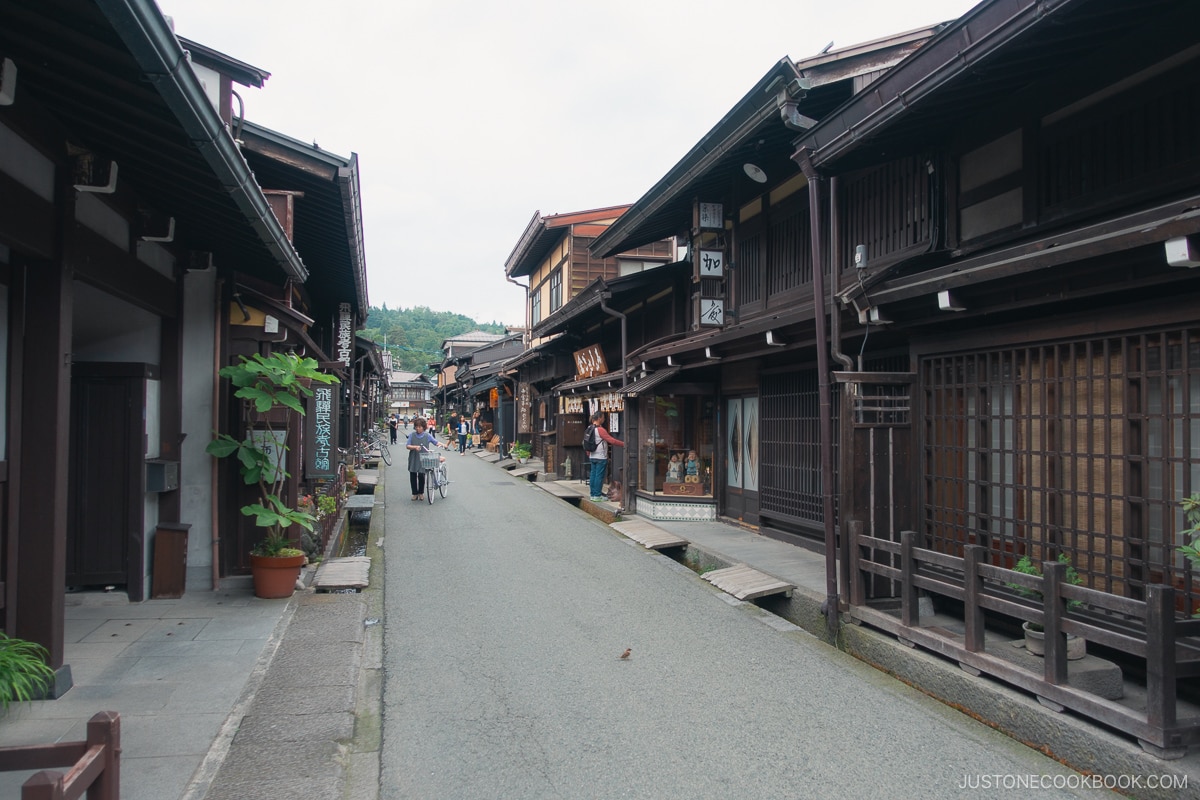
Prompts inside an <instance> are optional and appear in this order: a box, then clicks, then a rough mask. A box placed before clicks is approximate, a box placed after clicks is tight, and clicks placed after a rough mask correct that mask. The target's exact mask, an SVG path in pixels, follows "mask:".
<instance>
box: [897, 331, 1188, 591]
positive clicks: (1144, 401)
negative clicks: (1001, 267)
mask: <svg viewBox="0 0 1200 800" xmlns="http://www.w3.org/2000/svg"><path fill="white" fill-rule="evenodd" d="M921 374H922V381H923V387H924V392H925V418H924V433H923V443H922V444H923V457H924V474H925V497H924V519H925V530H926V534H927V535H928V536H929V538H930V541H931V543H932V544H933V545H934V546H935V547H936V548H937V549H940V550H943V551H945V552H955V553H958V552H961V546H962V545H963V544H965V543H979V544H984V545H986V546H988V547H990V548H991V549H992V551H993V555H994V559H993V560H994V561H995V562H996V563H1000V564H1001V565H1003V566H1011V564H1012V561H1013V560H1015V558H1016V557H1018V556H1019V555H1021V554H1025V553H1028V554H1029V555H1030V556H1031V558H1033V559H1034V560H1035V561H1042V560H1049V559H1053V558H1054V557H1055V556H1056V555H1057V554H1058V553H1066V554H1067V555H1068V556H1069V557H1070V558H1071V560H1072V562H1073V563H1074V565H1075V567H1076V569H1078V571H1079V573H1080V575H1081V576H1083V577H1084V579H1085V581H1086V583H1087V584H1088V585H1090V586H1091V587H1092V588H1095V589H1100V590H1102V591H1107V592H1111V593H1114V594H1119V595H1125V596H1130V597H1136V598H1140V597H1142V596H1143V594H1144V589H1145V586H1146V585H1147V584H1150V583H1167V584H1171V585H1174V586H1175V587H1176V588H1177V589H1180V590H1181V591H1183V592H1184V593H1185V595H1187V596H1188V598H1189V599H1188V602H1194V601H1195V599H1196V597H1195V595H1194V589H1193V584H1192V579H1191V575H1190V573H1189V572H1188V571H1187V570H1186V568H1185V567H1186V564H1185V563H1184V561H1183V560H1182V559H1181V558H1180V556H1179V555H1178V553H1176V551H1175V547H1176V546H1177V545H1178V544H1179V543H1180V541H1181V540H1180V537H1179V535H1178V533H1177V532H1178V531H1179V530H1181V529H1182V528H1183V527H1184V523H1183V518H1182V512H1181V510H1180V507H1179V501H1180V499H1181V498H1182V497H1184V496H1186V495H1188V494H1190V493H1191V492H1193V491H1197V490H1200V425H1193V424H1192V422H1191V420H1192V418H1193V417H1195V416H1197V415H1200V331H1194V330H1173V331H1164V332H1158V333H1153V334H1149V333H1147V334H1143V335H1138V336H1128V337H1106V338H1098V339H1086V340H1077V341H1070V342H1061V343H1055V344H1046V345H1040V346H1033V347H1023V348H1016V349H1011V350H996V351H989V352H980V353H973V354H958V355H952V356H929V357H926V358H924V359H923V360H922V362H921Z"/></svg>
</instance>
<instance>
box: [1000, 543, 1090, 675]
mask: <svg viewBox="0 0 1200 800" xmlns="http://www.w3.org/2000/svg"><path fill="white" fill-rule="evenodd" d="M1057 561H1058V563H1060V564H1066V566H1067V583H1070V584H1073V585H1075V586H1079V585H1080V584H1082V583H1083V578H1080V577H1079V573H1078V572H1077V571H1076V570H1075V567H1074V566H1073V565H1072V564H1071V559H1070V557H1069V556H1067V554H1066V553H1059V554H1058V558H1057ZM1013 572H1020V573H1023V574H1025V575H1036V576H1037V577H1041V575H1042V571H1041V569H1039V568H1038V566H1037V565H1036V564H1034V563H1033V560H1032V559H1031V558H1030V557H1029V556H1028V554H1026V555H1023V556H1021V558H1020V560H1019V561H1017V563H1016V565H1015V566H1013ZM1008 588H1010V589H1015V590H1016V591H1017V593H1018V594H1020V595H1021V596H1022V597H1031V598H1033V599H1035V600H1037V601H1039V602H1040V601H1041V600H1042V599H1043V595H1042V593H1041V592H1040V591H1038V590H1037V589H1029V588H1027V587H1025V586H1021V585H1020V584H1017V583H1010V584H1008ZM1082 606H1083V603H1081V602H1079V601H1078V600H1068V601H1067V608H1068V609H1069V610H1074V609H1077V608H1081V607H1082ZM1021 628H1022V630H1023V631H1024V632H1025V649H1026V650H1027V651H1029V652H1030V653H1031V654H1033V655H1035V656H1043V655H1045V654H1046V632H1045V629H1044V628H1043V626H1042V625H1040V624H1038V623H1036V622H1025V623H1024V624H1022V625H1021ZM1085 655H1087V640H1086V639H1082V638H1080V637H1078V636H1076V635H1074V634H1071V633H1068V634H1067V658H1068V659H1069V660H1071V661H1078V660H1079V659H1081V658H1083V657H1084V656H1085Z"/></svg>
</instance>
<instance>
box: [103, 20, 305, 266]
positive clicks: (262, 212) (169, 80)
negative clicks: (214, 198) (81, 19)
mask: <svg viewBox="0 0 1200 800" xmlns="http://www.w3.org/2000/svg"><path fill="white" fill-rule="evenodd" d="M96 5H97V7H98V8H99V9H100V11H101V13H103V14H104V16H105V18H106V19H108V21H109V23H110V24H111V25H112V27H113V30H114V31H115V32H116V33H117V35H118V36H119V37H120V38H121V41H122V42H124V43H125V46H126V47H127V48H129V53H130V54H131V55H132V56H133V58H134V61H136V62H137V64H138V67H139V68H140V69H141V70H142V71H143V72H144V73H145V75H146V77H147V79H149V81H150V83H151V84H152V85H153V86H154V88H155V89H156V90H157V91H158V93H159V94H160V95H161V96H162V98H163V100H164V101H165V102H166V104H167V107H168V108H170V109H171V111H172V113H174V114H175V116H176V117H177V119H178V120H179V123H180V125H181V126H182V127H183V129H184V131H185V132H186V133H187V135H188V137H189V138H190V139H191V141H192V142H193V144H194V146H195V147H196V149H197V150H198V151H199V152H200V154H201V155H202V156H203V158H204V160H205V161H206V162H207V163H208V165H209V167H210V168H211V169H212V170H213V172H214V173H215V174H216V176H217V178H218V179H219V180H220V181H221V184H222V185H223V186H224V187H225V189H226V190H227V191H228V192H229V193H230V195H231V196H232V198H233V200H234V202H235V204H236V205H237V207H238V208H239V209H240V210H241V212H242V213H243V214H245V215H246V217H247V218H248V219H249V220H250V221H251V225H252V226H253V228H254V230H255V231H256V233H257V234H258V235H259V238H260V239H261V240H262V242H263V244H264V245H266V247H267V250H268V252H269V253H270V254H271V257H272V258H273V259H274V260H275V262H276V263H277V264H278V265H279V267H280V269H282V270H283V272H284V274H285V275H287V276H288V277H289V278H292V279H293V280H296V281H300V282H303V281H304V280H305V279H306V278H307V277H308V270H307V269H305V267H304V263H303V262H302V261H301V260H300V256H299V254H297V253H296V249H295V248H294V247H292V245H291V242H289V241H288V238H287V234H286V233H285V232H284V230H283V226H282V225H280V223H279V220H278V219H277V218H276V217H275V212H273V211H272V210H271V207H270V206H269V205H268V204H267V199H266V197H265V196H264V195H263V193H262V190H261V189H260V188H259V186H258V183H257V182H255V180H254V175H253V174H252V173H251V172H250V168H249V166H248V165H247V164H246V160H245V159H244V158H243V157H242V154H241V153H240V152H238V149H237V145H236V144H235V143H234V141H233V137H232V136H230V134H229V131H228V130H227V129H226V128H225V125H224V123H223V122H222V121H221V118H220V116H219V115H218V114H217V111H216V109H214V108H213V106H212V103H210V102H209V100H208V96H207V95H206V94H205V92H204V87H202V86H201V85H200V80H199V78H197V77H196V74H195V73H194V72H192V69H191V67H190V66H189V65H188V62H187V58H186V56H185V55H184V52H183V47H182V45H180V43H179V39H178V38H176V36H175V32H174V31H172V30H171V28H170V26H169V25H168V24H167V21H166V18H165V17H163V15H162V12H160V11H159V9H158V6H157V5H156V4H155V3H154V0H96Z"/></svg>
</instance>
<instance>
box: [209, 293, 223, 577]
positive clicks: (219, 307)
mask: <svg viewBox="0 0 1200 800" xmlns="http://www.w3.org/2000/svg"><path fill="white" fill-rule="evenodd" d="M224 291H225V281H224V280H222V279H221V278H217V280H216V281H215V282H214V284H213V305H214V306H215V308H214V309H213V373H212V378H213V385H212V425H211V429H212V430H214V431H219V430H221V422H220V407H221V403H220V400H221V378H220V377H219V376H218V375H217V373H218V372H220V371H221V331H222V330H224V328H225V314H226V313H227V312H226V310H225V299H224V297H223V293H224ZM209 462H210V463H209V491H210V499H209V506H210V513H211V515H212V519H211V522H210V524H211V525H212V588H213V591H214V592H215V591H217V590H219V589H220V588H221V504H220V503H219V502H218V495H219V494H220V492H218V491H217V490H218V488H219V487H220V485H221V484H220V479H221V475H220V468H219V466H218V464H217V458H216V456H213V457H211V458H210V459H209Z"/></svg>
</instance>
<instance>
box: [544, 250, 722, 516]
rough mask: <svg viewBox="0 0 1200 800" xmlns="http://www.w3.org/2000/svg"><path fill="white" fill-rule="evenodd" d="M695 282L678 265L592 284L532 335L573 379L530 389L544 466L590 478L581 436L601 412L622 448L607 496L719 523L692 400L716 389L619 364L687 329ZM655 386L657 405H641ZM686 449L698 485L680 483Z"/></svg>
mask: <svg viewBox="0 0 1200 800" xmlns="http://www.w3.org/2000/svg"><path fill="white" fill-rule="evenodd" d="M690 276H691V270H690V265H689V264H687V263H683V262H675V263H672V264H664V265H661V266H658V267H655V268H651V269H645V270H641V271H637V272H631V273H630V274H628V275H625V276H623V277H617V278H597V279H596V280H594V281H592V283H590V284H589V285H588V286H587V287H585V288H584V289H583V291H581V292H580V293H579V294H578V295H576V296H575V298H574V299H572V300H571V301H570V302H569V303H567V304H566V305H564V306H563V307H562V309H561V310H560V311H559V312H558V313H556V314H554V315H552V316H551V317H550V318H549V319H546V320H543V321H542V322H541V323H540V324H538V325H535V326H534V328H533V331H532V333H533V335H534V336H536V337H538V338H539V339H542V340H544V341H545V342H546V344H545V345H544V346H545V348H546V350H547V352H549V351H551V350H553V349H555V348H561V351H560V352H561V354H562V355H563V356H564V357H569V358H570V360H571V361H572V362H573V364H574V371H573V374H572V375H571V376H570V377H569V378H568V379H567V380H562V381H559V382H558V383H556V384H554V385H553V386H547V387H539V386H538V384H537V382H536V381H532V382H529V383H526V384H524V385H532V386H533V387H534V388H537V389H539V390H540V397H539V399H538V400H537V405H536V406H533V407H532V408H531V413H530V416H531V427H532V428H533V429H534V435H535V436H538V437H541V438H542V439H543V440H545V442H546V443H545V444H544V452H545V453H546V455H547V457H548V458H550V459H551V461H550V462H548V465H549V464H553V465H554V466H553V469H556V470H559V473H556V474H561V475H562V476H563V477H564V478H565V477H577V478H585V477H586V476H587V469H588V459H589V455H588V453H586V452H585V451H584V449H583V444H582V441H583V433H584V431H585V430H586V428H587V425H588V422H589V420H590V417H591V414H592V413H593V412H595V411H604V412H605V413H606V414H607V415H608V419H607V427H608V429H609V431H610V432H611V433H612V434H613V435H614V436H616V437H617V438H618V439H620V440H621V441H622V442H624V446H623V447H619V448H614V452H612V453H611V454H610V458H611V466H612V469H611V470H610V472H609V475H608V477H609V478H610V481H609V483H610V485H611V486H612V487H613V488H612V489H610V492H609V497H610V499H612V500H613V501H614V502H618V503H620V505H621V506H622V507H623V508H625V509H626V510H628V511H634V510H636V511H638V513H641V514H643V515H645V516H649V517H652V518H654V519H712V518H713V517H715V505H714V504H713V503H712V502H711V497H712V492H711V483H705V484H701V482H700V480H699V479H702V478H708V477H711V475H710V473H708V472H707V471H706V468H707V465H710V464H711V461H712V444H713V441H712V430H711V428H706V427H705V424H704V422H703V417H701V416H699V415H697V414H696V413H693V412H695V411H696V409H697V408H698V407H700V408H702V407H703V404H702V403H701V404H700V406H697V405H696V404H695V403H694V402H693V400H694V399H695V398H696V397H697V396H711V395H712V393H713V387H712V386H696V385H692V384H685V383H678V382H670V379H671V378H672V377H673V376H674V374H675V373H676V372H677V371H678V370H677V369H675V368H674V367H667V368H666V369H660V370H656V371H654V372H649V371H648V370H646V369H643V368H641V367H640V366H638V367H634V368H630V369H628V370H625V369H622V368H621V365H622V364H636V363H637V354H638V352H639V351H640V350H641V349H642V348H644V347H647V346H649V345H652V344H656V343H659V342H662V341H664V340H668V339H671V338H673V337H676V336H679V335H680V334H681V333H682V332H683V331H685V330H686V324H687V319H688V312H689V308H688V286H689V283H690ZM654 387H659V392H658V394H657V395H656V399H655V400H653V401H651V402H649V403H648V404H646V405H641V400H640V398H642V397H644V396H648V393H649V392H650V391H651V389H652V388H654ZM707 410H708V411H711V409H707ZM689 450H693V451H696V453H697V454H698V456H697V458H698V459H699V461H698V465H699V466H698V470H697V473H696V474H697V476H699V478H698V480H697V481H696V482H694V483H693V482H692V481H686V482H685V480H684V472H683V470H684V463H685V461H686V459H687V456H688V452H689ZM672 463H674V464H676V465H677V469H676V470H673V469H672V467H671V464H672ZM676 471H677V472H678V475H676V474H675V472H676ZM685 487H686V488H685Z"/></svg>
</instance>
